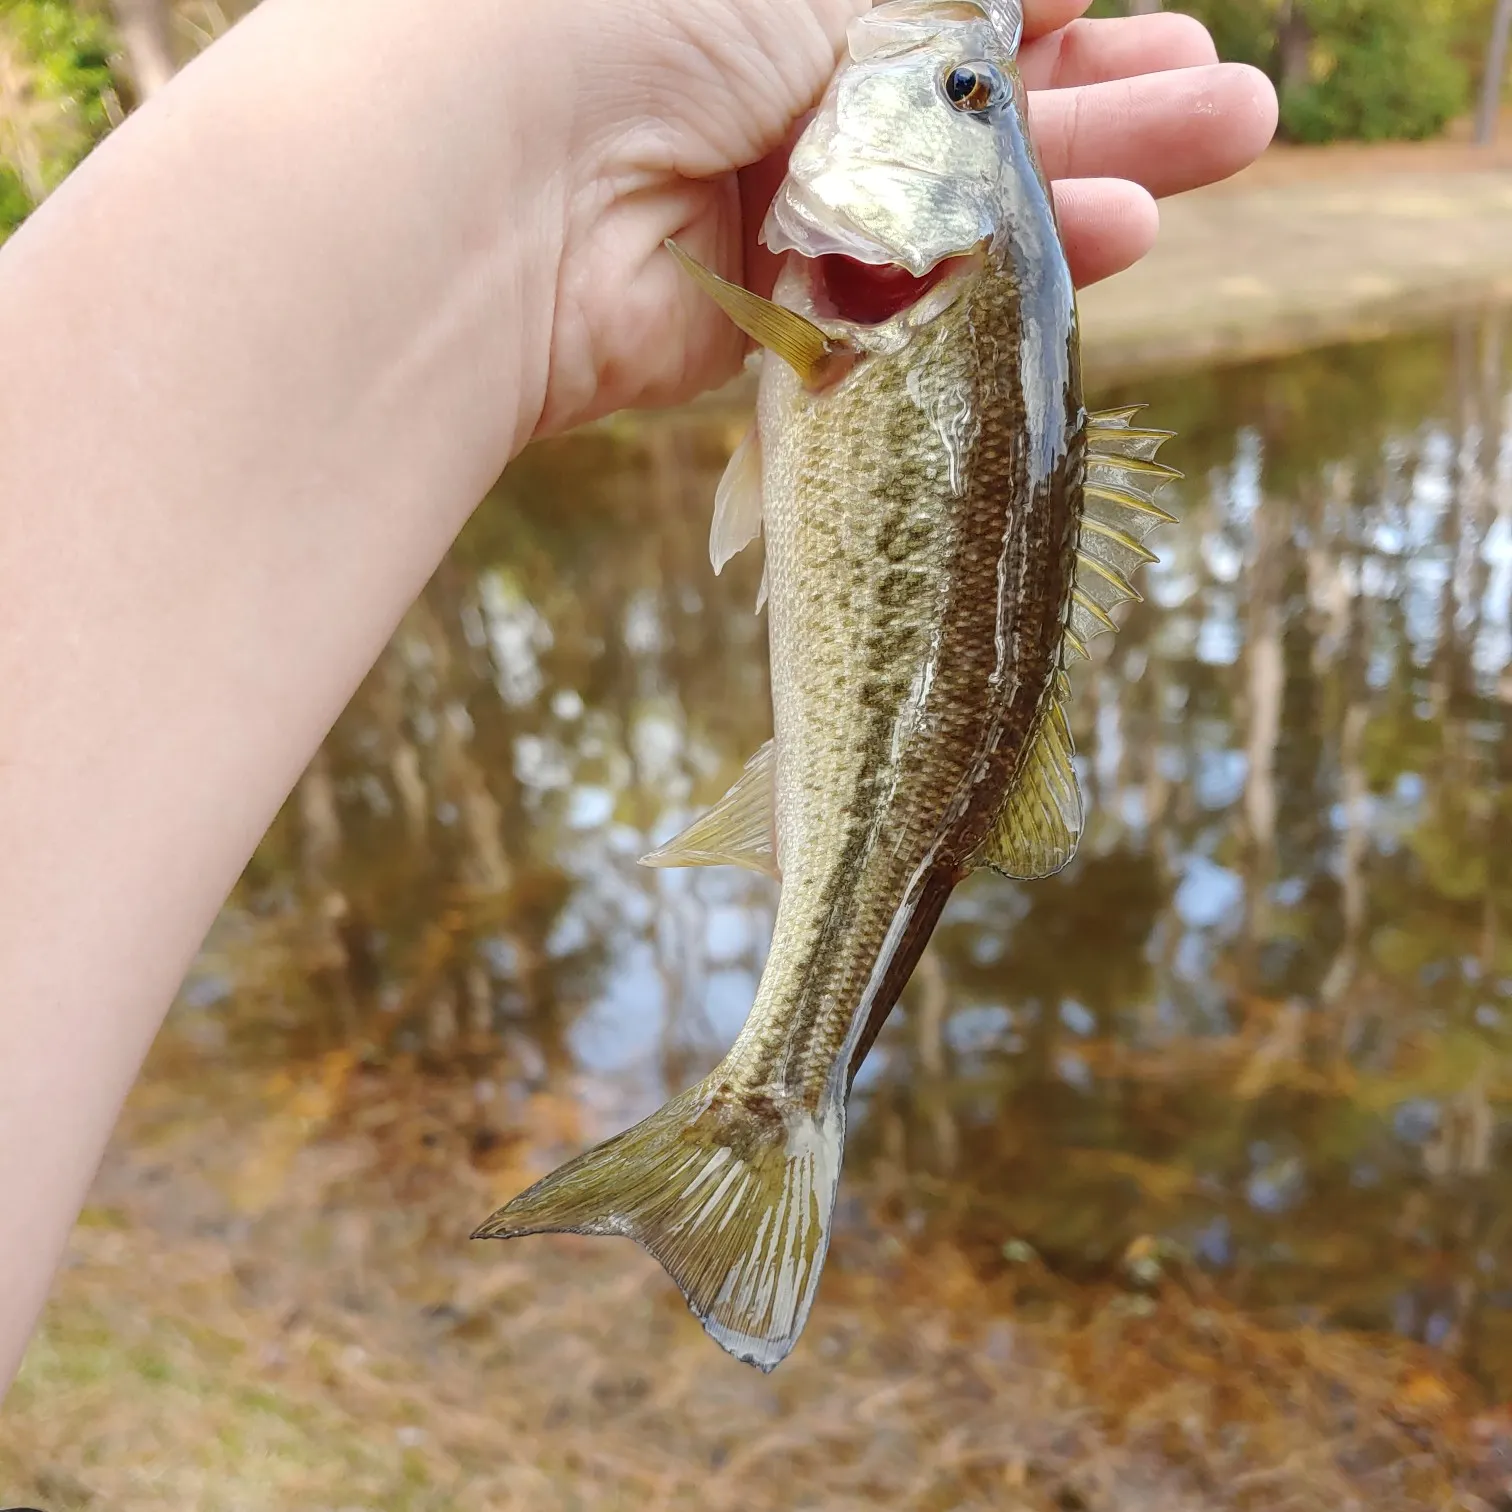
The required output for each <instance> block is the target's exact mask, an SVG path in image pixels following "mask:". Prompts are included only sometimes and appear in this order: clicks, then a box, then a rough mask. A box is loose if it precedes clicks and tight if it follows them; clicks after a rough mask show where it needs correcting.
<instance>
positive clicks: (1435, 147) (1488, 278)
mask: <svg viewBox="0 0 1512 1512" xmlns="http://www.w3.org/2000/svg"><path fill="white" fill-rule="evenodd" d="M1504 137H1505V138H1506V143H1507V145H1504V146H1502V147H1500V148H1498V149H1495V150H1491V151H1479V150H1477V149H1475V148H1473V147H1470V146H1468V145H1465V144H1462V143H1458V142H1454V141H1447V142H1434V143H1425V144H1421V145H1407V144H1390V145H1386V146H1382V147H1354V146H1351V147H1337V148H1324V149H1297V148H1290V149H1287V148H1279V149H1274V150H1272V151H1271V152H1270V153H1267V154H1266V156H1265V157H1264V158H1263V159H1262V160H1261V161H1260V162H1259V163H1257V164H1256V165H1255V166H1254V167H1253V168H1252V169H1250V170H1249V171H1248V172H1246V173H1243V174H1241V175H1239V176H1238V177H1237V178H1235V179H1233V180H1230V181H1229V182H1228V183H1226V184H1222V185H1219V186H1216V187H1214V188H1211V189H1205V190H1200V191H1198V192H1197V193H1194V194H1188V195H1183V196H1181V197H1179V198H1177V199H1173V200H1167V201H1166V202H1165V203H1164V205H1163V206H1162V219H1161V236H1160V242H1159V244H1158V245H1157V247H1156V249H1155V251H1154V252H1153V253H1152V254H1151V255H1150V256H1149V257H1148V258H1146V259H1145V260H1144V261H1143V262H1142V263H1140V264H1139V266H1137V267H1135V268H1131V269H1130V270H1129V271H1128V272H1127V273H1123V274H1120V275H1119V276H1118V277H1117V278H1113V279H1109V280H1108V281H1107V282H1106V283H1103V284H1099V285H1097V286H1096V287H1094V288H1091V289H1088V290H1087V291H1086V292H1085V293H1084V295H1083V297H1082V313H1083V317H1084V321H1085V331H1086V339H1085V346H1084V350H1085V353H1086V360H1087V366H1088V369H1089V372H1090V373H1091V374H1092V375H1093V376H1094V377H1095V378H1099V379H1123V378H1125V377H1135V376H1138V375H1140V374H1144V373H1149V372H1154V371H1169V370H1171V369H1175V368H1181V367H1186V366H1194V365H1196V364H1198V363H1203V362H1208V361H1214V360H1216V361H1225V360H1234V359H1239V358H1245V357H1259V356H1271V355H1275V354H1277V353H1281V352H1286V351H1292V350H1297V349H1300V348H1304V347H1308V346H1314V345H1318V344H1320V343H1322V342H1327V341H1335V340H1350V339H1357V338H1363V337H1368V336H1374V335H1381V334H1385V333H1387V332H1389V331H1392V330H1396V329H1401V328H1405V327H1407V326H1410V325H1412V324H1415V323H1418V322H1420V321H1422V320H1426V319H1432V318H1434V317H1436V316H1439V315H1443V314H1445V313H1448V312H1449V311H1452V310H1454V309H1457V308H1463V307H1465V306H1469V305H1474V304H1478V303H1483V302H1488V301H1491V300H1496V299H1501V298H1506V297H1509V296H1512V131H1509V132H1506V133H1504Z"/></svg>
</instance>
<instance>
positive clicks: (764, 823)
mask: <svg viewBox="0 0 1512 1512" xmlns="http://www.w3.org/2000/svg"><path fill="white" fill-rule="evenodd" d="M775 777H776V761H775V759H774V748H773V744H772V742H771V741H770V740H769V741H767V743H766V744H765V745H764V746H762V748H761V749H760V750H759V751H757V753H756V754H755V755H754V756H753V757H751V759H750V760H749V761H748V762H747V763H746V767H745V771H743V772H742V773H741V774H740V776H739V777H738V778H737V779H736V781H735V785H734V786H733V787H732V788H731V789H730V791H729V792H728V793H726V794H725V795H724V797H723V798H721V799H720V800H719V802H718V803H716V804H715V805H714V807H713V808H711V809H710V810H709V812H708V813H707V814H705V815H704V816H703V817H702V818H701V819H695V820H694V821H693V823H692V824H690V825H689V826H688V827H687V829H685V830H684V831H683V832H682V834H680V835H678V836H676V837H675V838H674V839H672V840H669V841H668V842H667V843H666V844H665V845H663V846H662V847H660V849H658V850H654V851H652V852H651V854H650V855H649V856H642V857H641V863H640V864H641V865H642V866H658V867H661V866H743V867H745V868H746V870H747V871H755V872H764V873H765V874H766V875H767V876H769V877H776V876H780V873H779V872H778V870H777V857H776V854H775V851H774V849H773V837H774V835H775V832H776V822H777V821H776V797H775V794H776V785H775Z"/></svg>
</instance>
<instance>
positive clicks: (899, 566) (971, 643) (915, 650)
mask: <svg viewBox="0 0 1512 1512" xmlns="http://www.w3.org/2000/svg"><path fill="white" fill-rule="evenodd" d="M1047 224H1048V223H1047ZM1056 251H1058V247H1056ZM1014 255H1015V249H1014V248H1012V247H1008V248H1006V249H1004V255H1003V257H1002V258H996V257H992V258H988V259H986V260H984V261H983V262H982V265H981V266H980V267H979V268H977V269H975V270H973V271H972V272H971V273H970V274H969V276H967V277H966V278H965V279H964V281H963V282H962V284H961V287H960V290H959V293H958V294H957V296H956V298H955V299H954V302H953V303H951V304H950V305H949V307H948V308H947V309H946V310H945V311H944V313H942V314H941V315H939V316H938V317H936V318H935V319H934V320H933V321H932V322H930V323H929V324H928V325H927V326H925V327H924V328H923V329H922V330H920V331H919V332H918V333H917V334H915V335H914V336H913V338H912V339H911V340H910V341H909V342H908V344H907V345H905V346H904V347H903V348H902V349H901V350H898V351H896V352H893V353H890V354H883V355H877V356H874V357H871V358H869V359H867V360H865V361H863V362H862V363H861V364H860V365H859V366H858V367H857V368H856V370H855V371H854V372H852V373H851V374H850V375H849V376H848V377H847V378H846V379H845V380H843V381H842V383H841V384H840V385H838V387H837V388H836V389H834V390H832V391H830V392H828V393H824V394H820V395H812V394H809V393H808V392H807V391H805V389H804V388H803V386H802V384H801V383H800V382H799V380H798V379H797V377H796V375H794V374H793V373H792V372H791V370H790V369H788V368H787V367H786V366H785V365H779V364H776V363H773V362H771V361H770V360H769V362H768V365H767V371H766V376H765V379H764V384H763V392H762V398H761V409H760V431H761V436H762V450H763V457H764V463H765V472H766V519H765V530H766V550H767V563H768V567H767V570H768V574H769V581H770V593H771V602H770V610H769V613H770V616H771V650H772V688H773V704H774V715H775V734H776V761H777V771H776V792H777V803H776V813H777V857H778V862H779V865H780V867H781V869H782V901H781V905H780V910H779V914H778V920H777V925H776V929H775V932H774V937H773V943H772V950H771V954H770V956H769V958H768V964H767V969H766V972H765V974H764V976H763V980H762V984H761V989H760V993H759V995H758V998H757V1002H756V1005H755V1008H754V1010H753V1012H752V1015H751V1019H750V1021H749V1023H748V1028H747V1030H746V1033H745V1035H743V1036H742V1040H743V1044H742V1046H741V1047H739V1048H741V1049H742V1050H743V1052H744V1053H743V1056H742V1057H741V1058H740V1059H739V1061H738V1062H737V1064H738V1068H739V1075H740V1077H741V1079H742V1081H745V1080H746V1078H749V1083H748V1085H749V1084H756V1085H765V1086H767V1087H768V1088H770V1089H771V1090H772V1091H773V1092H777V1091H778V1090H779V1089H780V1091H781V1092H782V1094H784V1095H792V1096H798V1097H801V1098H804V1099H806V1100H807V1101H809V1102H810V1103H811V1104H815V1105H817V1102H818V1100H819V1099H820V1098H821V1097H822V1096H823V1092H824V1088H825V1085H826V1083H827V1081H828V1079H829V1078H830V1077H831V1076H832V1075H835V1074H836V1073H837V1068H840V1069H843V1070H845V1071H847V1072H848V1073H853V1072H854V1070H855V1064H856V1063H857V1060H858V1058H859V1054H860V1053H864V1051H865V1048H866V1046H867V1044H868V1043H869V1041H870V1039H871V1037H872V1035H873V1034H874V1033H875V1029H876V1027H878V1026H879V1024H880V1019H881V1017H882V1016H885V1014H886V1012H887V1010H888V1009H889V1008H890V1007H891V1006H892V1002H893V1000H895V999H896V996H897V994H898V992H899V991H900V990H901V988H902V986H903V983H904V982H905V981H906V980H907V975H908V973H909V971H910V970H911V969H912V967H913V965H914V962H915V960H916V959H917V955H918V952H919V950H920V949H921V948H922V946H923V944H924V942H925V940H926V939H927V931H928V929H929V928H930V927H931V926H932V924H933V922H934V917H935V916H937V915H938V911H939V908H940V907H941V906H942V905H943V902H944V899H945V897H946V896H947V895H948V892H949V889H950V888H951V887H952V886H954V884H955V883H956V882H957V881H959V880H960V878H961V877H962V876H963V875H964V874H965V871H966V870H967V868H968V866H969V865H970V863H971V858H972V856H973V853H974V852H975V851H976V849H977V848H978V847H979V846H980V845H981V844H982V842H983V840H984V838H985V837H986V835H987V833H988V831H989V829H990V828H991V826H992V824H993V822H994V820H995V818H996V816H997V813H998V811H999V809H1000V808H1001V806H1002V803H1003V798H1004V795H1005V793H1006V791H1007V789H1008V785H1009V783H1010V781H1011V780H1012V777H1013V774H1014V771H1015V769H1016V767H1017V765H1018V763H1019V761H1020V759H1021V757H1022V755H1023V752H1024V749H1025V745H1026V742H1027V741H1028V739H1029V737H1030V734H1031V732H1032V730H1033V729H1034V727H1035V724H1036V721H1037V720H1038V718H1039V715H1040V712H1041V710H1042V709H1043V707H1044V704H1045V701H1046V699H1047V698H1048V696H1049V695H1050V691H1051V688H1052V684H1053V681H1054V678H1055V675H1056V673H1057V672H1058V670H1059V668H1060V665H1061V654H1062V645H1061V640H1062V631H1063V629H1064V626H1065V621H1066V614H1067V606H1068V602H1069V597H1070V592H1071V579H1072V568H1073V561H1074V556H1075V550H1076V539H1077V527H1078V522H1079V517H1080V491H1081V470H1082V463H1081V444H1080V438H1081V430H1082V420H1083V417H1082V412H1081V396H1080V391H1079V379H1078V367H1077V362H1076V353H1075V343H1076V336H1075V306H1074V301H1073V298H1072V294H1071V286H1070V279H1069V275H1067V274H1066V273H1065V271H1064V261H1063V260H1062V261H1061V265H1060V276H1059V277H1058V279H1057V280H1056V283H1057V285H1058V290H1057V292H1058V293H1059V296H1060V298H1059V301H1058V304H1059V311H1058V317H1057V318H1056V321H1055V327H1054V328H1053V329H1052V330H1050V331H1049V332H1046V331H1045V330H1044V328H1043V326H1042V325H1041V326H1037V327H1036V329H1035V331H1034V333H1033V335H1032V338H1030V337H1029V335H1028V333H1026V328H1025V320H1024V301H1023V299H1022V297H1021V294H1020V289H1021V287H1022V279H1023V275H1022V272H1021V271H1020V270H1019V269H1017V268H1015V266H1014V265H1013V258H1014ZM1046 292H1047V291H1046V290H1045V289H1044V288H1043V287H1041V289H1040V290H1039V299H1038V305H1039V311H1038V314H1039V318H1040V319H1041V320H1043V319H1044V317H1045V313H1046V308H1045V307H1046V306H1047V305H1049V303H1050V300H1049V299H1048V298H1047V297H1046ZM1047 337H1048V341H1049V346H1050V349H1051V350H1052V351H1053V352H1054V353H1055V354H1057V355H1058V361H1057V360H1055V359H1054V358H1052V360H1051V361H1050V362H1049V363H1048V364H1047V363H1046V362H1044V361H1043V360H1042V359H1041V358H1040V357H1039V356H1038V353H1040V352H1042V351H1044V350H1045V347H1046V338H1047ZM1047 366H1048V367H1049V368H1050V371H1049V372H1046V371H1045V368H1046V367H1047ZM1026 375H1027V376H1030V377H1031V378H1032V380H1034V381H1037V382H1041V383H1047V384H1049V385H1051V388H1050V389H1049V391H1048V392H1046V391H1044V390H1042V391H1041V393H1042V397H1043V399H1044V401H1046V402H1043V403H1039V404H1037V405H1033V406H1031V405H1030V404H1029V403H1027V402H1026V398H1025V392H1024V384H1025V377H1026ZM847 1047H849V1049H848V1050H847Z"/></svg>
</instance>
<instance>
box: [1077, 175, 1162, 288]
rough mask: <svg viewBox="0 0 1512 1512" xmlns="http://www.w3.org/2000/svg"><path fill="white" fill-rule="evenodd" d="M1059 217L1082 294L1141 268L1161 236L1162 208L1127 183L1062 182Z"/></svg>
mask: <svg viewBox="0 0 1512 1512" xmlns="http://www.w3.org/2000/svg"><path fill="white" fill-rule="evenodd" d="M1055 213H1056V217H1057V219H1058V220H1059V221H1060V228H1061V241H1062V243H1063V244H1064V246H1065V248H1066V260H1067V262H1069V263H1070V264H1071V276H1072V278H1073V279H1074V280H1075V281H1076V286H1077V287H1078V288H1086V286H1087V285H1088V284H1094V283H1096V282H1097V281H1098V280H1099V279H1101V278H1111V277H1112V276H1113V274H1115V273H1122V272H1123V270H1124V269H1125V268H1127V267H1131V266H1132V265H1133V264H1134V263H1137V262H1138V261H1139V259H1140V258H1141V257H1143V256H1144V255H1145V253H1146V252H1148V251H1149V250H1150V248H1151V247H1153V246H1154V245H1155V237H1156V235H1157V234H1158V233H1159V231H1160V210H1159V207H1158V206H1157V205H1156V203H1155V201H1154V200H1153V199H1152V198H1151V197H1150V195H1149V193H1148V192H1147V191H1146V190H1144V189H1141V188H1140V187H1139V185H1138V184H1131V183H1130V182H1129V181H1128V180H1127V179H1062V180H1061V181H1060V182H1059V183H1058V184H1056V185H1055Z"/></svg>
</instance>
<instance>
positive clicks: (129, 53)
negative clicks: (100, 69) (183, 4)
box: [111, 0, 174, 102]
mask: <svg viewBox="0 0 1512 1512" xmlns="http://www.w3.org/2000/svg"><path fill="white" fill-rule="evenodd" d="M111 4H112V6H113V7H114V10H115V18H116V26H117V27H118V28H119V29H120V33H121V45H122V46H123V47H124V48H125V49H126V62H127V65H128V67H129V68H130V71H131V83H132V87H133V88H134V89H135V90H136V96H137V100H138V101H139V102H140V101H142V100H148V99H151V97H152V96H153V95H155V94H156V93H157V92H158V90H160V89H161V88H162V87H163V85H165V84H166V83H167V82H168V81H169V79H171V78H172V77H173V74H174V64H173V44H172V40H171V31H170V24H171V17H170V13H169V8H168V0H111Z"/></svg>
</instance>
